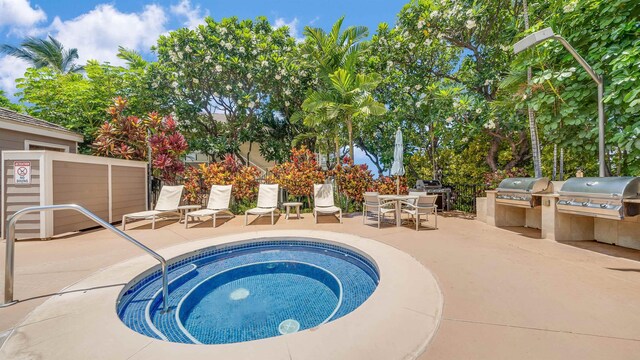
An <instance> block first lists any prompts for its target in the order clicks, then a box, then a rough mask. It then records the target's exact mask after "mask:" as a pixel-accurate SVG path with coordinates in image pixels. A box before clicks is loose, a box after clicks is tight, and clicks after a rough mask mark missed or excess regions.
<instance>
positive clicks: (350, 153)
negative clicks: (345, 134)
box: [347, 117, 355, 163]
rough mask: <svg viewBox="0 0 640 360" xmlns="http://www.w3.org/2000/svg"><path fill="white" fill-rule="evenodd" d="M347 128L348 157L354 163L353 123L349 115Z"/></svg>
mask: <svg viewBox="0 0 640 360" xmlns="http://www.w3.org/2000/svg"><path fill="white" fill-rule="evenodd" d="M347 130H348V131H349V157H350V158H351V161H353V162H354V163H355V159H354V158H353V156H354V155H353V153H354V151H353V124H352V123H351V117H348V118H347Z"/></svg>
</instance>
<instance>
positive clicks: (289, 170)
mask: <svg viewBox="0 0 640 360" xmlns="http://www.w3.org/2000/svg"><path fill="white" fill-rule="evenodd" d="M324 179H325V173H324V172H323V171H322V169H321V168H320V166H318V162H317V161H316V156H315V154H314V153H313V152H311V151H310V150H309V149H307V148H306V147H305V146H302V147H300V149H296V148H292V149H291V155H290V157H289V161H287V162H284V163H282V164H279V165H276V166H274V167H273V168H272V169H271V174H270V175H269V177H268V178H267V180H268V181H269V182H271V183H275V184H279V185H280V186H281V187H282V188H283V189H285V190H287V192H288V193H289V195H292V196H306V197H307V201H309V204H311V202H310V197H311V195H312V194H313V184H322V183H323V182H324Z"/></svg>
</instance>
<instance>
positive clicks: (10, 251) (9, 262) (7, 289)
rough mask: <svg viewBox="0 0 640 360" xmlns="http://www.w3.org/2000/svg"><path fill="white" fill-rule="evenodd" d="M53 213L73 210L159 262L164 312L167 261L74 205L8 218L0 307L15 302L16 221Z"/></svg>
mask: <svg viewBox="0 0 640 360" xmlns="http://www.w3.org/2000/svg"><path fill="white" fill-rule="evenodd" d="M49 210H51V211H54V210H75V211H77V212H79V213H82V214H83V215H84V216H86V217H88V218H89V219H91V220H93V221H95V222H96V223H98V224H99V225H100V226H102V227H103V228H105V229H107V230H111V231H112V232H114V233H116V235H118V236H120V237H121V238H123V239H125V240H127V241H129V242H130V243H132V244H134V245H135V246H137V247H139V248H140V249H142V250H144V251H145V252H146V253H147V254H149V255H151V256H152V257H153V258H155V259H156V260H158V261H159V262H160V267H161V270H162V307H163V309H164V310H165V311H166V310H168V308H167V304H168V303H167V299H168V297H169V287H168V286H167V283H168V282H167V260H165V258H164V257H162V256H161V255H160V254H158V253H157V252H155V251H153V250H151V249H150V248H148V247H147V246H146V245H144V244H143V243H141V242H139V241H138V240H136V239H134V238H132V237H131V236H129V235H127V234H126V233H125V232H123V231H121V230H119V229H117V228H116V227H114V226H113V225H111V224H109V223H108V222H106V221H104V220H102V219H101V218H99V217H98V216H97V215H96V214H94V213H92V212H91V211H89V210H87V209H85V208H84V207H82V206H80V205H76V204H61V205H44V206H32V207H27V208H24V209H21V210H18V211H16V212H15V213H14V214H12V215H11V216H9V218H8V219H7V222H6V226H5V235H6V236H5V238H6V241H7V244H6V262H5V268H4V303H3V304H0V307H6V306H9V305H12V304H15V303H16V302H17V300H14V299H13V272H14V259H15V240H16V239H15V226H16V222H17V221H18V219H19V218H20V217H21V216H22V215H25V214H28V213H32V212H41V211H49Z"/></svg>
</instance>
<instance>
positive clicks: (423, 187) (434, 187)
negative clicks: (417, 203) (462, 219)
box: [416, 179, 451, 211]
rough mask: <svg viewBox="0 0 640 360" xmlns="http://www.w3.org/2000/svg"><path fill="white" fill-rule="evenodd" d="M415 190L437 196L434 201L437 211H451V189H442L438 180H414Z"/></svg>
mask: <svg viewBox="0 0 640 360" xmlns="http://www.w3.org/2000/svg"><path fill="white" fill-rule="evenodd" d="M416 190H418V191H424V192H426V193H427V194H436V195H438V199H437V200H436V204H437V205H438V210H446V211H449V210H451V188H448V187H443V186H442V183H441V182H440V180H435V179H434V180H422V179H418V180H416Z"/></svg>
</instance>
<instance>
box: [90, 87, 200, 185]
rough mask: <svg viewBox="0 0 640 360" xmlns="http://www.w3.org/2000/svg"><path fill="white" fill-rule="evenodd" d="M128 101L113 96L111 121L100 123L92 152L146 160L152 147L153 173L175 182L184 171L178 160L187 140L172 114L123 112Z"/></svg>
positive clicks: (110, 112) (184, 149)
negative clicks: (144, 114)
mask: <svg viewBox="0 0 640 360" xmlns="http://www.w3.org/2000/svg"><path fill="white" fill-rule="evenodd" d="M126 107H127V100H126V99H123V98H116V99H115V101H114V104H113V105H112V106H111V107H109V110H108V112H109V114H110V115H111V116H112V119H111V121H108V122H105V123H104V124H102V126H101V127H100V129H99V130H98V133H97V136H96V139H95V141H94V142H93V144H92V149H93V154H94V155H98V156H107V157H114V158H119V159H126V160H142V161H146V160H147V156H149V149H150V150H151V154H150V155H151V164H152V171H153V175H154V176H155V177H157V178H160V179H162V180H164V181H167V182H174V181H175V180H176V177H177V176H178V175H180V174H181V173H182V172H183V171H184V164H183V162H182V160H181V158H182V156H184V155H185V154H186V152H187V143H186V141H185V139H184V137H183V136H182V134H181V133H180V131H178V129H177V125H176V122H175V121H174V120H173V118H172V117H171V116H166V117H162V116H160V115H159V114H158V113H154V112H152V113H149V114H148V115H147V116H146V117H144V118H140V117H137V116H134V115H127V114H126V113H125V110H126Z"/></svg>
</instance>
